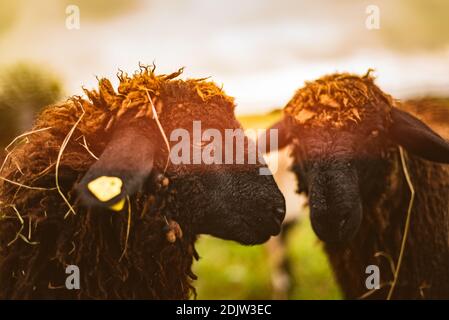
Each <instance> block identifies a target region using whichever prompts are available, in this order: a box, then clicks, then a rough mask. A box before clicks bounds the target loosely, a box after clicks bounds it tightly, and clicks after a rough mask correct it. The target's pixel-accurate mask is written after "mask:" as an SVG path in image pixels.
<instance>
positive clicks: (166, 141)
mask: <svg viewBox="0 0 449 320" xmlns="http://www.w3.org/2000/svg"><path fill="white" fill-rule="evenodd" d="M146 92H147V95H148V100H150V104H151V109H152V111H153V118H154V121H156V123H157V126H158V128H159V130H160V132H161V134H162V137H163V138H164V142H165V145H166V146H167V150H168V156H167V161H166V163H165V168H164V173H165V172H166V171H167V168H168V163H169V161H170V143H169V142H168V139H167V135H166V134H165V131H164V128H163V127H162V125H161V123H160V121H159V118H158V116H157V112H156V108H155V107H154V104H153V100H152V99H151V96H150V93H149V90H146Z"/></svg>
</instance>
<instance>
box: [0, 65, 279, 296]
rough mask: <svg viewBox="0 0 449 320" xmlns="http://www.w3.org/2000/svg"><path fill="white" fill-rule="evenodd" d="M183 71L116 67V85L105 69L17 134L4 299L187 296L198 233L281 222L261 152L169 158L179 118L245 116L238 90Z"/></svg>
mask: <svg viewBox="0 0 449 320" xmlns="http://www.w3.org/2000/svg"><path fill="white" fill-rule="evenodd" d="M181 72H182V70H180V71H178V72H176V73H173V74H170V75H156V74H155V73H154V68H149V67H141V70H140V71H138V72H136V73H135V74H134V75H133V76H128V75H126V74H124V73H120V74H119V80H120V85H119V87H118V92H116V91H115V90H114V89H113V87H112V85H111V83H110V82H109V81H108V80H107V79H101V80H100V82H99V90H98V91H96V90H93V91H88V90H85V92H86V94H87V96H88V99H84V98H81V97H73V98H71V99H69V100H68V101H67V102H65V103H62V104H57V105H52V106H49V107H47V108H46V109H45V110H44V111H43V112H42V114H40V115H39V116H38V118H37V120H36V123H35V126H34V128H33V131H32V132H31V133H29V134H27V135H26V136H23V139H21V140H20V139H19V140H20V141H17V143H16V145H15V148H14V149H13V150H12V152H11V154H9V156H8V159H7V162H6V165H5V167H4V168H3V170H2V172H1V176H2V181H1V184H0V191H1V195H0V210H1V211H0V212H1V216H0V299H30V298H33V299H49V298H51V299H187V298H189V297H190V296H191V295H192V294H194V287H193V285H192V280H193V279H195V278H196V277H195V275H194V274H193V273H192V270H191V267H192V263H193V260H194V259H198V255H197V253H196V251H195V247H194V244H195V241H196V239H197V236H198V235H199V234H211V235H213V236H217V237H220V238H223V239H229V240H234V241H237V242H240V243H242V244H258V243H262V242H265V241H266V240H267V239H268V238H269V237H270V236H271V235H275V234H277V233H279V230H280V223H281V222H282V219H283V216H284V213H285V204H284V199H283V197H282V194H281V193H280V191H279V189H278V188H277V186H276V184H275V182H274V180H273V178H272V177H271V176H267V175H260V174H259V168H261V167H264V165H263V164H261V163H258V164H246V163H245V164H239V165H224V164H223V165H220V164H214V165H208V166H206V165H202V164H198V165H188V164H179V165H175V164H174V163H173V162H171V161H168V159H169V152H168V146H167V145H166V144H167V143H170V144H173V142H171V141H170V142H168V139H167V137H169V136H170V132H172V131H173V130H174V129H177V128H182V129H185V130H188V131H191V130H192V122H193V121H194V120H199V121H201V122H202V125H203V126H204V127H207V128H215V129H217V130H219V131H220V132H221V131H223V130H225V129H237V128H240V124H239V123H238V121H237V120H236V118H235V116H234V103H233V99H232V98H230V97H228V96H227V95H225V93H224V92H223V91H222V90H221V89H220V88H219V87H217V86H216V85H215V84H214V83H212V82H207V81H205V80H203V79H190V80H178V79H176V78H177V77H178V76H179V75H180V74H181ZM19 142H20V143H19ZM190 147H198V146H191V145H190ZM167 165H168V167H167ZM68 265H76V266H77V267H79V270H80V289H79V290H67V288H66V286H65V285H64V283H65V281H66V278H67V276H68V275H67V274H66V273H65V271H66V267H67V266H68Z"/></svg>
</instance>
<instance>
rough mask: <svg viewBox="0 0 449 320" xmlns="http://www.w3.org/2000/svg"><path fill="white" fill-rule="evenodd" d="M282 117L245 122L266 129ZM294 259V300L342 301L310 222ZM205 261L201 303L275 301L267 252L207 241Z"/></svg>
mask: <svg viewBox="0 0 449 320" xmlns="http://www.w3.org/2000/svg"><path fill="white" fill-rule="evenodd" d="M280 117H281V112H279V111H276V112H272V113H269V114H267V115H249V116H241V117H239V120H240V122H241V123H242V125H243V127H244V128H253V129H259V128H266V127H268V126H269V125H271V124H273V123H274V122H276V121H277V120H279V119H280ZM287 242H288V254H289V257H290V259H291V262H292V270H293V274H294V277H295V279H296V284H295V286H294V290H293V294H292V298H293V299H341V294H340V292H339V290H338V287H337V285H336V283H335V281H334V279H333V275H332V271H331V270H330V267H329V264H328V262H327V259H326V256H325V254H324V252H323V250H322V247H321V244H320V243H319V241H318V239H317V237H316V236H315V234H314V233H313V231H312V229H311V227H310V222H309V220H308V218H306V219H304V220H303V221H302V222H301V223H298V224H296V225H295V226H294V228H293V229H292V230H291V231H290V233H289V235H288V238H287ZM197 250H198V252H199V254H200V256H201V257H202V258H201V259H200V261H198V262H197V263H196V264H195V266H194V272H195V273H196V274H197V275H198V280H197V282H196V284H195V286H196V288H197V292H198V299H271V298H272V288H271V282H270V274H271V270H270V266H269V264H268V253H267V250H268V249H267V247H266V246H263V245H260V246H253V247H245V246H242V245H240V244H238V243H235V242H231V241H224V240H220V239H216V238H213V237H209V236H202V237H201V238H200V240H199V241H198V243H197Z"/></svg>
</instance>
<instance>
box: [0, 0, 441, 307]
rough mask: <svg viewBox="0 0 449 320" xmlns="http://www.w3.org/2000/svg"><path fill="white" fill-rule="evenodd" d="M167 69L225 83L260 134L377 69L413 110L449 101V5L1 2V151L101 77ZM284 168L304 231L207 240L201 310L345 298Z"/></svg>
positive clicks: (395, 1)
mask: <svg viewBox="0 0 449 320" xmlns="http://www.w3.org/2000/svg"><path fill="white" fill-rule="evenodd" d="M71 5H75V6H77V7H75V8H77V9H79V26H77V25H76V23H77V17H76V16H74V15H76V14H77V12H76V10H75V11H73V8H74V7H73V6H71ZM373 6H374V9H373ZM373 10H374V11H373ZM376 18H379V19H377V20H376ZM372 19H375V21H374V22H373V20H372ZM74 26H75V27H74ZM78 27H79V28H78ZM153 61H154V62H155V63H156V65H157V68H158V70H159V72H162V73H167V72H172V71H174V70H176V69H178V68H179V67H181V66H185V67H186V70H185V74H184V76H185V77H206V76H211V77H212V80H214V81H215V82H217V83H218V84H219V85H221V84H223V85H224V89H225V90H226V92H227V93H228V94H229V95H232V96H234V97H235V98H236V102H237V104H238V106H237V109H236V112H237V114H238V115H239V116H240V119H241V120H242V123H243V124H244V126H246V127H255V128H262V127H264V126H267V125H269V124H270V123H272V122H273V121H275V120H276V119H277V118H278V117H279V116H280V113H279V112H273V110H275V109H278V108H281V107H282V106H284V105H285V104H286V102H287V101H288V100H289V99H290V98H291V96H292V95H293V92H294V91H295V90H296V89H297V88H299V87H300V86H302V85H303V83H304V81H305V80H313V79H315V78H317V77H320V76H322V75H324V74H327V73H332V72H336V71H349V72H355V73H359V74H364V73H365V72H366V71H367V69H368V68H374V69H375V70H376V73H375V74H376V75H377V78H378V81H377V83H378V84H379V85H380V87H381V88H382V89H383V90H384V91H386V92H388V93H390V94H392V95H393V96H395V97H396V98H400V99H407V98H413V97H417V96H423V95H430V96H440V97H447V96H448V95H449V1H446V0H428V1H421V0H388V1H387V0H382V1H375V0H371V1H356V0H342V1H338V2H337V1H332V0H317V1H301V0H291V1H288V0H279V1H274V0H271V1H270V0H247V1H237V0H227V1H224V0H223V1H207V0H184V1H172V0H148V1H143V0H41V1H32V0H0V146H1V147H2V149H3V148H4V147H5V145H7V143H8V142H9V141H10V140H11V139H13V138H14V137H15V136H17V135H18V134H20V133H21V132H23V131H26V130H27V129H28V128H29V127H30V126H31V124H32V121H33V117H34V115H35V113H36V112H37V111H38V110H39V109H40V108H42V107H43V106H45V105H47V104H50V103H53V102H55V101H58V100H60V99H64V98H65V97H67V96H68V95H73V94H81V93H82V90H81V86H85V87H94V86H95V85H96V76H105V77H108V78H110V79H115V74H116V73H117V71H118V69H122V70H124V71H128V72H132V71H134V70H135V69H136V68H137V66H138V63H139V62H141V63H144V64H151V63H152V62H153ZM1 157H2V156H1V155H0V158H1ZM285 157H286V156H285ZM284 162H285V164H286V165H285V166H284V167H283V168H284V171H282V170H281V172H280V173H279V176H278V177H277V179H278V181H282V189H283V190H284V191H286V192H289V191H290V194H289V195H288V199H287V201H289V203H290V204H293V205H289V208H288V209H289V221H290V222H292V223H289V225H291V226H290V227H289V230H290V231H289V232H288V233H286V234H285V235H284V237H283V238H282V239H278V240H275V241H274V243H271V244H269V245H266V246H256V247H242V246H239V245H237V244H234V243H231V242H226V241H222V240H218V239H213V238H210V237H202V238H201V240H200V242H199V245H198V251H199V253H200V255H201V256H202V259H201V260H200V262H199V263H197V264H196V266H195V270H196V273H197V274H198V276H199V280H198V283H197V287H198V298H200V299H215V298H224V299H227V298H229V299H270V298H273V297H274V298H292V299H313V298H322V299H338V298H340V294H339V291H338V288H337V287H336V285H335V283H334V281H333V278H332V273H331V271H330V269H329V266H328V264H327V261H326V258H325V256H324V254H323V253H322V250H321V245H320V243H319V242H318V240H317V239H316V237H315V236H314V234H313V232H312V231H311V228H310V225H309V221H308V219H307V209H306V208H305V206H303V205H302V204H303V203H304V199H302V198H299V197H296V198H295V196H294V195H293V191H294V190H295V188H296V183H295V181H294V179H293V178H292V177H288V178H286V176H287V173H286V168H287V167H288V159H285V161H284ZM283 175H284V176H283ZM296 204H297V205H296ZM294 221H297V222H296V223H293V222H294Z"/></svg>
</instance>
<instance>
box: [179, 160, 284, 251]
mask: <svg viewBox="0 0 449 320" xmlns="http://www.w3.org/2000/svg"><path fill="white" fill-rule="evenodd" d="M258 169H259V168H258V167H257V166H251V165H248V166H245V165H242V166H236V167H234V166H232V165H229V166H227V165H216V166H214V167H211V168H208V169H207V170H205V171H201V172H196V173H193V174H192V172H188V173H187V174H186V175H180V176H178V177H177V178H175V183H176V186H175V188H176V190H177V191H178V198H179V199H180V204H181V205H183V209H184V212H183V214H184V215H185V216H184V217H182V219H186V220H190V221H192V223H191V224H192V225H193V228H194V232H195V233H196V234H210V235H212V236H215V237H218V238H222V239H226V240H234V241H237V242H240V243H242V244H259V243H263V242H265V241H267V240H268V239H269V238H270V236H272V235H276V234H278V233H279V231H280V227H281V223H282V221H283V219H284V215H285V201H284V198H283V196H282V194H281V193H280V191H279V189H278V188H277V186H276V184H275V182H274V179H273V177H272V176H264V175H259V170H258Z"/></svg>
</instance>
